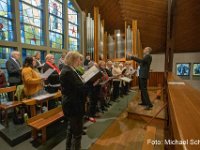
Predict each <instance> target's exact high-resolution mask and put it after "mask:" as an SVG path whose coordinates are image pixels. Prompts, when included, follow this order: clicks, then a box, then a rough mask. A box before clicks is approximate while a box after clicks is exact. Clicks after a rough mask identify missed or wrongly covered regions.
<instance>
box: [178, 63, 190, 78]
mask: <svg viewBox="0 0 200 150" xmlns="http://www.w3.org/2000/svg"><path fill="white" fill-rule="evenodd" d="M176 75H177V76H190V63H177V64H176Z"/></svg>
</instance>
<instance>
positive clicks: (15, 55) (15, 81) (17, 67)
mask: <svg viewBox="0 0 200 150" xmlns="http://www.w3.org/2000/svg"><path fill="white" fill-rule="evenodd" d="M19 58H20V53H19V52H18V51H13V52H12V53H11V57H10V58H9V59H8V61H7V62H6V69H7V71H8V82H9V85H10V86H14V85H19V84H21V83H22V79H21V64H20V62H19Z"/></svg>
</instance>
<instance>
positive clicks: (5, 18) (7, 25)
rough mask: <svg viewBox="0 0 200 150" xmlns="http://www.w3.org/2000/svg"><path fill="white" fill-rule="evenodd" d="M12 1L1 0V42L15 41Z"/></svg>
mask: <svg viewBox="0 0 200 150" xmlns="http://www.w3.org/2000/svg"><path fill="white" fill-rule="evenodd" d="M12 19H13V16H12V7H11V0H0V40H5V41H12V40H13V23H12Z"/></svg>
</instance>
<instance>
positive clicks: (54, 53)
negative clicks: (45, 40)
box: [50, 52, 62, 66]
mask: <svg viewBox="0 0 200 150" xmlns="http://www.w3.org/2000/svg"><path fill="white" fill-rule="evenodd" d="M50 53H51V54H52V55H54V59H55V64H56V65H57V66H58V61H59V59H60V58H61V55H62V53H57V52H50Z"/></svg>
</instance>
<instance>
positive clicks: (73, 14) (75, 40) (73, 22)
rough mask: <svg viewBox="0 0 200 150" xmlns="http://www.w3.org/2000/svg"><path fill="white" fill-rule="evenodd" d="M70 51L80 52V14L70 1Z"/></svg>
mask: <svg viewBox="0 0 200 150" xmlns="http://www.w3.org/2000/svg"><path fill="white" fill-rule="evenodd" d="M68 36H69V38H68V43H69V44H68V45H69V47H68V49H69V50H80V46H79V45H80V36H79V22H78V12H77V10H76V9H75V7H74V6H73V4H72V2H71V1H68Z"/></svg>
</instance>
